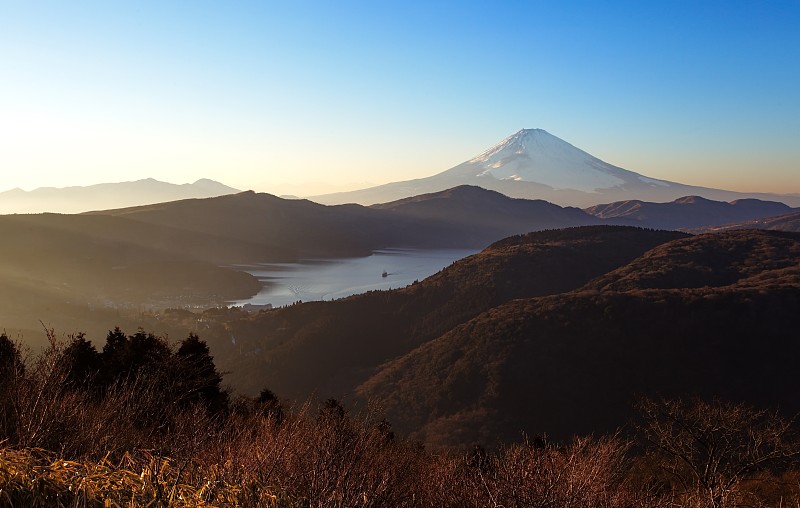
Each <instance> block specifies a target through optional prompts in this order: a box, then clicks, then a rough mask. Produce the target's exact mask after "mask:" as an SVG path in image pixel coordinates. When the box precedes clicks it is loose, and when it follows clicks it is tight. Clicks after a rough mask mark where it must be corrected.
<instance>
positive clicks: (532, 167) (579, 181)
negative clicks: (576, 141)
mask: <svg viewBox="0 0 800 508" xmlns="http://www.w3.org/2000/svg"><path fill="white" fill-rule="evenodd" d="M465 165H466V166H467V167H472V168H474V169H473V171H470V172H471V173H473V176H491V177H493V178H496V179H498V180H517V181H522V182H536V183H539V184H543V185H547V186H548V187H552V188H554V189H575V190H580V191H584V192H594V191H595V190H596V189H608V188H611V187H617V186H620V185H623V184H625V183H626V181H627V180H629V179H631V178H632V177H633V178H635V176H638V175H634V174H633V173H632V172H630V171H626V170H624V169H622V168H618V167H616V166H612V165H611V164H608V163H606V162H603V161H601V160H600V159H598V158H597V157H594V156H592V155H590V154H588V153H586V152H584V151H583V150H581V149H579V148H576V147H574V146H572V145H571V144H569V143H567V142H566V141H564V140H562V139H560V138H557V137H556V136H553V135H552V134H550V133H549V132H547V131H545V130H543V129H523V130H521V131H519V132H517V133H515V134H513V135H511V136H509V137H507V138H506V139H504V140H503V141H501V142H500V143H498V144H497V145H495V146H493V147H492V148H490V149H488V150H486V151H485V152H483V153H482V154H480V155H478V156H477V157H475V158H473V159H470V160H469V161H467V162H466V163H465ZM465 169H466V168H461V171H463V170H465Z"/></svg>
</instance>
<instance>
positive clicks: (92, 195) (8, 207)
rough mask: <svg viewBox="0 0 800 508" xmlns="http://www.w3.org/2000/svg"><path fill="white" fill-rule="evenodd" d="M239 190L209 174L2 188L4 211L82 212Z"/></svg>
mask: <svg viewBox="0 0 800 508" xmlns="http://www.w3.org/2000/svg"><path fill="white" fill-rule="evenodd" d="M236 192H239V191H238V190H237V189H234V188H232V187H228V186H227V185H223V184H221V183H219V182H215V181H214V180H209V179H206V178H201V179H200V180H197V181H196V182H194V183H186V184H182V185H177V184H173V183H167V182H161V181H158V180H155V179H153V178H146V179H144V180H136V181H133V182H120V183H101V184H96V185H89V186H85V187H82V186H74V187H63V188H57V187H39V188H37V189H34V190H32V191H25V190H22V189H11V190H8V191H5V192H0V214H10V213H42V212H51V213H82V212H88V211H90V210H104V209H110V208H122V207H127V206H136V205H146V204H151V203H162V202H164V201H176V200H179V199H188V198H209V197H215V196H223V195H225V194H234V193H236Z"/></svg>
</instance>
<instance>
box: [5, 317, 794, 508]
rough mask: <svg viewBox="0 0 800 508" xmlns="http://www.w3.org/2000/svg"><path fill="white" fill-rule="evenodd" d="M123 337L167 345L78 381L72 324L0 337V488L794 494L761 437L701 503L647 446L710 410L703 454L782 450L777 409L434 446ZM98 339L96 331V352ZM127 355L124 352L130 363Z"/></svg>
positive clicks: (700, 422) (349, 501) (185, 501)
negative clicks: (282, 397)
mask: <svg viewBox="0 0 800 508" xmlns="http://www.w3.org/2000/svg"><path fill="white" fill-rule="evenodd" d="M137 336H138V338H137ZM123 337H124V339H125V341H127V342H129V343H133V342H135V341H137V340H138V341H140V342H141V341H144V342H146V343H147V344H149V345H148V346H147V347H148V348H150V349H149V350H150V353H148V354H151V353H152V354H161V355H164V357H163V358H162V360H165V361H164V362H155V363H151V364H149V365H148V366H144V365H140V366H139V367H136V368H135V369H134V370H135V373H133V372H132V371H126V372H128V375H126V376H123V377H121V378H119V380H118V381H117V382H112V383H110V384H105V385H103V386H104V388H102V389H101V390H100V391H98V389H97V388H98V385H96V384H95V383H96V381H95V380H93V379H83V381H85V383H84V382H78V381H77V380H78V379H81V378H80V377H76V376H72V375H71V373H72V371H73V367H75V366H76V365H77V363H76V361H75V357H74V356H73V357H72V360H70V361H66V360H67V359H68V358H70V355H69V354H68V350H69V348H70V346H72V345H74V344H75V343H76V342H80V339H79V338H75V339H73V341H72V342H71V343H70V344H69V345H64V344H59V343H58V342H56V341H53V342H52V344H51V347H50V348H49V349H48V350H46V351H44V352H43V353H42V355H40V356H38V357H37V358H34V359H31V361H30V362H29V363H27V364H23V363H20V362H17V361H16V359H15V354H16V353H15V349H16V346H14V345H13V343H11V342H10V341H8V340H7V338H4V337H3V338H1V339H0V346H3V347H2V348H0V360H2V367H3V370H2V379H0V380H1V381H2V382H3V384H4V390H3V391H2V392H0V407H2V412H0V414H2V415H3V416H4V420H3V421H4V423H3V426H2V428H0V437H2V438H3V439H4V441H3V447H2V448H0V504H3V505H7V506H48V507H49V506H76V507H77V506H98V507H99V506H253V507H255V506H258V507H261V506H266V507H270V506H273V507H279V506H281V507H308V506H326V507H327V506H331V507H364V508H366V507H430V506H442V507H454V508H455V507H465V506H474V507H484V506H504V507H520V508H521V507H531V506H534V507H552V508H562V507H563V508H567V507H577V506H592V507H598V508H623V507H624V508H638V507H641V508H645V507H653V508H658V507H665V508H666V507H674V506H696V507H703V508H705V507H709V508H712V507H713V508H728V507H734V506H745V505H744V504H743V501H742V500H745V499H746V502H747V506H767V505H769V503H772V502H774V501H775V500H776V499H779V500H780V502H781V503H783V506H797V503H798V502H800V486H799V485H798V484H797V482H796V480H793V479H796V476H792V475H794V473H793V472H792V469H791V467H792V466H793V462H792V461H783V462H776V461H773V462H772V463H768V462H767V461H760V460H759V459H758V458H759V457H760V456H759V455H758V451H756V452H755V454H751V455H752V456H753V457H755V458H756V460H755V461H752V460H751V461H750V462H748V463H747V464H748V465H749V466H752V467H749V468H748V469H747V471H746V473H747V476H746V478H747V480H748V482H747V485H744V483H745V482H743V481H738V482H728V484H726V487H725V488H726V489H727V490H726V491H725V492H726V495H725V496H724V497H721V498H716V497H715V498H713V499H712V500H713V503H711V502H709V500H708V499H710V498H708V497H707V496H705V494H706V492H705V491H701V490H686V489H685V488H684V482H683V481H681V479H680V477H679V476H678V475H672V476H665V475H664V474H662V471H664V470H667V471H682V470H673V469H669V468H670V467H671V466H672V464H673V463H672V462H670V456H669V454H667V455H664V454H659V453H658V452H659V450H666V451H669V450H671V448H669V447H670V446H674V447H680V446H681V445H682V444H683V443H685V442H686V438H685V437H683V436H685V435H688V436H693V435H694V434H693V432H694V433H696V432H704V431H705V428H706V427H704V425H705V424H706V422H710V423H712V424H714V423H716V422H719V423H720V424H721V426H722V428H723V429H731V430H724V431H723V432H725V434H724V435H725V436H726V437H727V438H729V441H727V443H729V444H730V445H731V446H729V447H728V448H722V449H721V451H720V452H719V453H717V455H715V457H719V460H718V461H717V462H718V463H719V464H723V466H722V467H720V468H718V470H719V471H727V469H726V466H725V465H726V464H728V463H730V464H738V463H737V462H735V461H736V460H737V459H740V458H741V457H742V456H743V455H742V454H740V453H739V451H741V450H745V452H746V453H749V452H747V451H748V450H751V449H752V448H753V447H752V446H751V444H750V443H751V441H754V442H757V443H762V442H763V443H765V444H766V445H765V446H763V447H762V448H763V449H765V450H767V455H769V456H770V457H777V456H778V455H777V453H780V457H781V458H787V459H788V458H792V457H793V456H794V451H795V450H796V449H797V446H798V441H797V440H796V439H795V438H794V437H793V435H792V434H791V433H790V432H789V430H790V429H791V425H790V424H789V423H787V422H785V421H784V420H781V419H780V418H779V417H777V416H774V415H767V417H766V418H762V417H763V416H764V414H763V413H759V412H753V411H751V410H749V409H747V408H742V407H740V406H727V405H719V404H703V403H700V404H684V403H681V402H673V401H667V402H666V403H660V402H651V403H648V404H650V405H648V406H645V407H646V408H650V407H659V408H661V407H663V408H667V409H669V408H673V407H679V408H685V409H681V410H680V411H679V412H678V414H698V415H700V418H699V419H691V418H690V419H688V420H685V421H682V423H683V425H684V427H683V428H684V429H687V430H688V433H686V432H684V433H683V434H682V433H680V432H678V433H672V432H669V431H663V429H665V428H670V427H669V425H671V424H672V420H670V417H671V416H672V415H674V414H675V413H667V417H666V418H665V417H664V416H663V415H662V414H661V413H659V412H654V411H649V410H646V411H645V412H644V421H645V424H644V426H643V428H644V429H645V432H644V434H643V436H644V437H646V438H650V439H651V441H652V442H654V443H656V444H657V445H658V446H657V447H655V448H653V449H652V453H651V454H644V453H642V452H640V451H639V449H638V448H637V447H635V446H633V443H632V441H630V440H629V439H627V438H625V437H623V436H621V435H610V436H605V437H597V438H591V437H582V438H575V439H571V440H567V441H565V442H563V443H558V442H549V441H547V440H543V439H532V440H525V441H523V442H521V443H518V444H508V445H504V446H501V447H499V448H498V449H497V450H496V451H489V452H487V451H484V450H483V449H481V448H479V447H476V448H475V449H473V450H471V451H469V452H468V453H463V454H453V453H442V452H440V453H432V452H429V451H426V450H425V449H424V448H423V447H421V446H420V445H418V444H414V443H411V442H407V441H405V440H402V439H398V438H397V437H395V435H394V434H393V432H392V431H391V427H390V425H389V423H387V422H386V421H385V420H383V419H382V418H381V417H380V415H379V413H377V412H376V411H375V410H374V409H373V408H367V409H365V410H364V411H361V412H356V413H350V412H348V411H347V410H346V409H345V408H344V407H342V406H341V405H340V404H339V403H338V402H337V401H336V400H332V399H331V400H328V401H327V402H325V403H324V404H321V405H320V406H319V408H318V409H315V408H314V407H312V405H310V404H305V405H303V406H299V407H295V408H292V409H291V410H287V411H284V410H281V409H280V406H279V405H278V403H277V401H276V400H275V399H274V397H272V396H271V394H269V393H268V392H265V394H263V397H260V398H257V399H249V398H239V399H237V400H235V401H233V402H232V403H230V404H228V405H226V407H225V408H224V409H220V408H217V409H214V408H213V407H212V406H210V405H208V404H206V403H205V402H206V401H205V400H203V399H199V400H198V401H196V402H195V403H191V404H181V403H179V402H180V401H185V400H186V398H185V395H186V394H189V393H192V390H191V389H188V390H187V389H186V388H185V387H184V388H181V387H179V386H177V385H173V386H168V387H164V386H163V383H169V382H170V380H171V379H172V380H173V381H174V378H176V377H177V378H179V379H185V377H186V376H185V375H179V376H175V375H174V372H173V370H174V368H175V364H174V363H170V358H171V359H172V360H173V361H174V360H175V359H176V358H175V355H177V356H181V355H178V351H180V349H179V350H177V351H175V352H174V353H173V352H171V350H173V348H168V349H167V350H163V349H162V347H161V346H163V345H164V343H163V342H161V341H160V339H159V338H158V337H153V336H152V335H150V334H147V333H145V332H137V334H134V335H132V336H124V335H122V334H121V332H119V331H113V332H111V333H109V340H108V342H107V344H106V346H109V345H110V344H114V343H119V342H120V341H122V340H123ZM200 342H201V341H199V339H197V338H190V339H189V340H187V341H184V343H183V344H182V346H181V347H182V348H184V355H183V357H184V358H186V357H187V355H188V352H187V351H193V352H195V354H201V353H202V351H203V349H202V347H199V343H200ZM9 344H10V345H11V346H13V347H11V348H8V347H6V346H8V345H9ZM84 346H85V345H84ZM184 346H185V347H184ZM131 347H133V346H131ZM112 348H113V346H112ZM107 351H110V349H109V348H108V347H104V348H103V353H102V354H105V353H106V352H107ZM9 355H11V356H9ZM188 356H191V355H188ZM197 358H199V357H195V359H197ZM129 360H130V361H129V362H128V365H129V366H133V365H134V364H135V363H136V362H135V361H134V360H135V358H130V359H129ZM131 362H133V363H131ZM201 363H202V362H201ZM117 366H119V365H117ZM188 367H189V369H190V370H189V371H188V373H191V370H192V369H196V372H198V373H202V372H205V371H206V367H208V365H206V366H203V365H200V364H199V363H197V362H191V363H190V364H189V365H188ZM211 367H212V370H214V369H213V364H211ZM101 370H102V368H101ZM120 372H122V371H120ZM189 377H191V376H189ZM212 377H213V376H212ZM212 384H213V379H212ZM659 404H660V405H659ZM742 416H744V420H742ZM748 418H749V419H748ZM760 422H763V423H760ZM739 424H750V425H749V426H748V427H747V429H748V432H741V428H742V427H737V426H738V425H739ZM731 425H733V427H731ZM776 429H777V430H778V433H777V434H776V433H775V432H773V431H774V430H776ZM653 436H656V439H653ZM775 436H777V437H778V439H774V437H775ZM759 446H761V445H759ZM677 449H679V450H682V448H677ZM760 449H761V448H759V450H760ZM771 450H776V452H777V453H772V451H771ZM748 457H749V456H748ZM740 462H741V461H740ZM692 464H694V463H692ZM768 466H769V467H768ZM751 473H753V474H751ZM739 478H740V479H744V478H745V476H740V477H739ZM776 478H779V479H781V481H783V483H780V482H775V479H776Z"/></svg>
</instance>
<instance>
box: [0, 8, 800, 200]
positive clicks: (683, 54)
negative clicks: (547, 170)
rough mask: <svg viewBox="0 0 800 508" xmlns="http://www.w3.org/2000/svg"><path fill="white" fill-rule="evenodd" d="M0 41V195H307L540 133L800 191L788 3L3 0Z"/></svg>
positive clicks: (599, 150) (624, 160) (796, 30)
mask: <svg viewBox="0 0 800 508" xmlns="http://www.w3.org/2000/svg"><path fill="white" fill-rule="evenodd" d="M0 48H2V49H0V55H2V59H0V61H1V62H2V66H0V171H1V172H2V181H0V190H6V189H8V188H12V187H17V186H19V187H22V188H25V189H32V188H35V187H39V186H65V185H87V184H92V183H100V182H108V181H123V180H132V179H138V178H147V177H155V178H158V179H161V180H166V181H171V182H175V183H184V182H190V181H194V180H196V179H198V178H201V177H206V178H212V179H215V180H219V181H221V182H223V183H227V184H229V185H232V186H235V187H239V188H243V189H244V188H252V189H255V190H259V191H267V192H276V193H281V192H293V193H297V194H299V193H302V192H303V191H304V190H306V191H308V192H310V193H313V192H315V191H317V190H324V189H326V188H327V187H324V186H319V185H316V186H314V185H310V184H308V182H321V183H326V184H328V185H330V186H333V187H336V186H340V187H352V186H358V185H359V184H366V183H373V184H377V183H384V182H388V181H395V180H402V179H408V178H415V177H422V176H428V175H431V174H434V173H437V172H440V171H443V170H445V169H448V168H450V167H452V166H454V165H456V164H458V163H460V162H462V161H464V160H466V159H469V158H471V157H472V156H474V155H476V154H477V153H479V152H481V151H483V150H484V149H486V148H488V147H489V146H491V145H493V144H494V143H496V142H498V141H500V140H501V139H502V138H504V137H506V136H508V135H510V134H512V133H513V132H515V131H517V130H519V129H521V128H543V129H546V130H548V131H549V132H551V133H553V134H555V135H556V136H559V137H561V138H563V139H565V140H566V141H569V142H570V143H572V144H574V145H576V146H578V147H579V148H582V149H584V150H586V151H588V152H590V153H592V154H593V155H596V156H598V157H600V158H601V159H603V160H606V161H607V162H610V163H612V164H616V165H618V166H621V167H624V168H626V169H631V170H633V171H637V172H640V173H643V174H645V175H648V176H651V177H655V178H663V179H668V180H673V181H679V182H682V183H688V184H697V185H707V186H713V187H720V188H728V189H733V190H749V191H770V192H797V193H800V92H798V91H800V1H798V0H794V1H788V2H782V1H771V2H760V1H759V2H755V1H736V0H733V1H726V2H722V1H707V2H697V1H694V2H688V1H687V2H684V1H674V2H638V1H637V2H588V1H583V2H579V1H572V2H570V1H564V2H552V1H549V2H538V1H529V2H502V1H494V2H490V1H485V2H437V1H424V2H415V1H408V2H347V1H339V2H328V1H325V2H323V1H315V2H311V1H292V2H270V1H262V2H244V1H239V2H237V1H231V2H202V1H191V2H190V1H186V2H81V1H76V2H36V1H32V2H17V1H13V2H5V1H2V0H0ZM301 184H302V185H301ZM298 185H300V186H299V187H298ZM333 187H332V188H333Z"/></svg>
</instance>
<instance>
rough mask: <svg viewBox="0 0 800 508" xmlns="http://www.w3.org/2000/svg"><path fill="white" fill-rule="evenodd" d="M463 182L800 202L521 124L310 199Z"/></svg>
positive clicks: (522, 193) (514, 192) (384, 195)
mask: <svg viewBox="0 0 800 508" xmlns="http://www.w3.org/2000/svg"><path fill="white" fill-rule="evenodd" d="M459 185H476V186H479V187H483V188H485V189H491V190H495V191H497V192H501V193H503V194H505V195H507V196H510V197H515V198H525V199H543V200H546V201H549V202H551V203H555V204H558V205H561V206H578V207H590V206H594V205H597V204H598V203H608V202H612V201H626V200H631V199H638V200H646V201H656V202H664V201H671V200H674V199H677V198H680V197H682V196H690V195H698V196H703V197H705V198H708V199H714V200H723V201H731V200H736V199H741V198H758V199H765V200H771V201H781V202H784V203H786V204H788V205H791V206H800V197H798V196H795V195H777V194H765V193H742V192H733V191H726V190H721V189H711V188H706V187H697V186H692V185H684V184H681V183H676V182H670V181H667V180H659V179H655V178H650V177H647V176H644V175H641V174H639V173H636V172H633V171H630V170H627V169H623V168H620V167H617V166H614V165H612V164H609V163H607V162H605V161H602V160H600V159H598V158H597V157H594V156H593V155H591V154H589V153H587V152H585V151H583V150H581V149H579V148H577V147H575V146H573V145H571V144H570V143H568V142H566V141H564V140H562V139H560V138H558V137H556V136H554V135H552V134H550V133H549V132H547V131H545V130H543V129H522V130H520V131H519V132H517V133H515V134H513V135H511V136H509V137H507V138H506V139H504V140H502V141H501V142H500V143H498V144H497V145H495V146H493V147H492V148H489V149H488V150H485V151H483V152H482V153H481V154H480V155H478V156H476V157H473V158H471V159H469V160H467V161H466V162H464V163H462V164H459V165H457V166H455V167H453V168H451V169H448V170H446V171H443V172H441V173H438V174H435V175H433V176H430V177H426V178H419V179H415V180H407V181H402V182H393V183H388V184H385V185H379V186H377V187H371V188H368V189H362V190H357V191H350V192H340V193H334V194H325V195H320V196H312V197H310V198H309V199H311V200H313V201H316V202H318V203H323V204H341V203H360V204H366V205H370V204H375V203H385V202H387V201H394V200H398V199H403V198H408V197H411V196H414V195H418V194H426V193H431V192H438V191H442V190H445V189H448V188H451V187H456V186H459Z"/></svg>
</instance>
